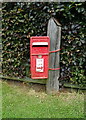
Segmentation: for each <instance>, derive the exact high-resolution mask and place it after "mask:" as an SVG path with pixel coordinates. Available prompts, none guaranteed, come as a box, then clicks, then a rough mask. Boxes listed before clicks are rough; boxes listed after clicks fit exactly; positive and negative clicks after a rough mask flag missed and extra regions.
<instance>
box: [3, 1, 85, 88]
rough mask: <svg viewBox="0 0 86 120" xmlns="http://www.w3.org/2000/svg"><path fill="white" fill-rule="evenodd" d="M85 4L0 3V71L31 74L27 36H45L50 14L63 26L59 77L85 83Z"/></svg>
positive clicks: (11, 73) (76, 82) (21, 75)
mask: <svg viewBox="0 0 86 120" xmlns="http://www.w3.org/2000/svg"><path fill="white" fill-rule="evenodd" d="M85 6H86V4H85V3H76V2H70V3H52V2H51V3H48V2H41V3H38V2H35V3H18V2H13V3H10V2H9V3H3V4H2V13H3V14H2V42H3V74H4V75H9V76H15V77H19V78H23V77H25V76H30V70H29V67H30V66H29V65H30V51H29V47H30V46H29V43H30V37H31V36H46V35H47V24H48V20H49V19H50V18H51V17H52V16H53V17H55V18H56V19H58V21H59V22H60V23H61V25H62V36H61V48H62V51H61V62H60V66H61V77H60V79H59V80H60V81H63V82H71V83H74V84H79V85H83V86H85V84H86V80H85V55H86V52H85V32H86V28H85V27H86V26H85V22H86V12H85ZM28 71H29V73H28Z"/></svg>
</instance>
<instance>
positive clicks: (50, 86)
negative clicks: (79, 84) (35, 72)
mask: <svg viewBox="0 0 86 120" xmlns="http://www.w3.org/2000/svg"><path fill="white" fill-rule="evenodd" d="M47 36H49V37H50V51H55V50H58V49H60V41H61V24H60V23H59V22H58V21H57V20H56V19H55V18H51V19H50V20H49V22H48V29H47ZM59 61H60V56H59V51H58V52H54V53H50V56H49V68H59V66H60V65H59ZM59 74H60V70H49V79H48V80H47V84H46V91H47V93H48V94H54V93H56V92H57V91H58V90H59V80H58V79H59Z"/></svg>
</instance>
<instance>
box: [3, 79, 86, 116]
mask: <svg viewBox="0 0 86 120" xmlns="http://www.w3.org/2000/svg"><path fill="white" fill-rule="evenodd" d="M2 117H3V118H84V94H79V93H75V92H73V93H69V92H67V93H64V92H61V93H60V92H59V93H58V94H57V95H53V96H51V95H47V94H46V93H45V92H42V91H41V92H36V91H35V90H34V89H31V88H29V87H20V86H17V85H11V84H8V83H7V82H5V81H4V82H2Z"/></svg>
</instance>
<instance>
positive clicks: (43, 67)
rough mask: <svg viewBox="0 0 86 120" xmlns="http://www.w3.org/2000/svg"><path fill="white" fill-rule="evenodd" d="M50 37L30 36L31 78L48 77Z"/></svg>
mask: <svg viewBox="0 0 86 120" xmlns="http://www.w3.org/2000/svg"><path fill="white" fill-rule="evenodd" d="M49 47H50V39H49V37H48V36H39V37H31V38H30V62H31V78H32V79H46V78H48V64H49Z"/></svg>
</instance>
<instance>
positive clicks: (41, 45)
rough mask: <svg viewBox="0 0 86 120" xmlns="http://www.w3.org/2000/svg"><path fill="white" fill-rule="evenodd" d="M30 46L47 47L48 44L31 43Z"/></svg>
mask: <svg viewBox="0 0 86 120" xmlns="http://www.w3.org/2000/svg"><path fill="white" fill-rule="evenodd" d="M32 46H33V47H47V46H48V42H33V43H32Z"/></svg>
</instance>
